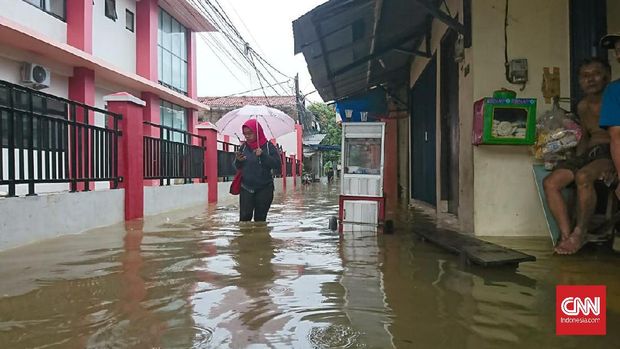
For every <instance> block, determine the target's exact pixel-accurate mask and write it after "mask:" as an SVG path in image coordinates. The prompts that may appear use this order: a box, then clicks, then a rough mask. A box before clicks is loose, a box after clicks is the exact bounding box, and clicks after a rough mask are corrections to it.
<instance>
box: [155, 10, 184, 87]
mask: <svg viewBox="0 0 620 349" xmlns="http://www.w3.org/2000/svg"><path fill="white" fill-rule="evenodd" d="M187 35H188V33H187V29H186V28H185V27H184V26H183V25H182V24H181V23H179V22H178V21H177V20H176V19H174V18H173V17H172V16H170V15H169V14H168V13H167V12H166V11H164V10H162V9H160V10H159V25H158V30H157V55H158V58H159V59H158V64H157V65H158V68H159V82H160V83H161V84H162V85H164V86H166V87H169V88H171V89H173V90H176V91H178V92H181V93H184V94H187V41H186V40H187Z"/></svg>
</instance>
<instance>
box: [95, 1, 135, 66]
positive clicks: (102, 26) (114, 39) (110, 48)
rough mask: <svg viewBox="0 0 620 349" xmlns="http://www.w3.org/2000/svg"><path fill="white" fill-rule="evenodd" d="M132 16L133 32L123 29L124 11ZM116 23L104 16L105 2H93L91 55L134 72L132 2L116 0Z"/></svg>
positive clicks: (133, 11) (133, 8)
mask: <svg viewBox="0 0 620 349" xmlns="http://www.w3.org/2000/svg"><path fill="white" fill-rule="evenodd" d="M126 10H129V11H131V12H132V13H133V14H134V32H131V31H130V30H128V29H125V24H126V23H125V18H126V16H125V11H126ZM116 14H117V15H118V18H117V19H116V21H114V20H112V19H111V18H108V17H106V16H105V0H94V6H93V55H94V56H95V57H98V58H101V59H103V60H105V61H107V62H108V63H110V64H112V65H114V66H116V67H118V68H120V69H121V70H122V71H124V72H129V73H135V72H136V34H135V14H136V2H135V1H134V0H117V1H116Z"/></svg>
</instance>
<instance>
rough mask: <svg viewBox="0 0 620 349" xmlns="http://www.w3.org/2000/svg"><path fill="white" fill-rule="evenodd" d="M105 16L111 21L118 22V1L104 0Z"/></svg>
mask: <svg viewBox="0 0 620 349" xmlns="http://www.w3.org/2000/svg"><path fill="white" fill-rule="evenodd" d="M110 6H112V8H110ZM112 11H114V12H112ZM103 14H104V15H105V16H106V17H108V18H109V19H111V20H113V21H114V22H116V20H117V19H118V12H117V11H116V0H104V3H103Z"/></svg>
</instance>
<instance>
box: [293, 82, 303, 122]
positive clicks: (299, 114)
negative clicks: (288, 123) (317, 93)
mask: <svg viewBox="0 0 620 349" xmlns="http://www.w3.org/2000/svg"><path fill="white" fill-rule="evenodd" d="M295 105H296V106H297V122H298V123H299V124H301V123H302V122H301V118H302V115H303V112H304V110H303V109H304V108H303V104H302V96H301V95H300V93H299V73H297V74H295Z"/></svg>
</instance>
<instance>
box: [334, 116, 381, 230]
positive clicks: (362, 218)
mask: <svg viewBox="0 0 620 349" xmlns="http://www.w3.org/2000/svg"><path fill="white" fill-rule="evenodd" d="M384 137H385V123H383V122H344V123H342V160H341V161H342V175H341V176H340V181H341V183H340V184H341V185H340V198H339V205H338V217H332V219H331V220H330V228H331V229H332V230H336V229H338V231H339V232H343V231H345V232H346V231H361V230H369V228H370V227H372V229H374V228H376V227H378V226H383V225H384V223H385V197H384V195H383V164H384V143H385V142H384ZM390 223H391V222H390ZM389 226H390V228H391V224H389Z"/></svg>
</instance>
